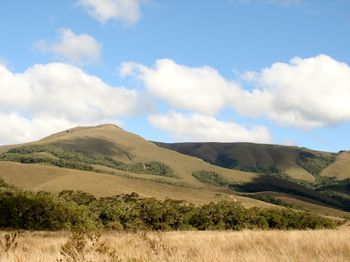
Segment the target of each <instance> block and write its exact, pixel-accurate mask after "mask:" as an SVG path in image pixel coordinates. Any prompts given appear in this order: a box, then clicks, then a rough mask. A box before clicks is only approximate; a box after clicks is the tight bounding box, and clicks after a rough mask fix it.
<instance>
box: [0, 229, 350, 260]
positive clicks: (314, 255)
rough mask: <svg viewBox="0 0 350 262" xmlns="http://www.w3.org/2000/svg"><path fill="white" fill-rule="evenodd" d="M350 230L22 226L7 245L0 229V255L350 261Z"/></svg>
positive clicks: (9, 257)
mask: <svg viewBox="0 0 350 262" xmlns="http://www.w3.org/2000/svg"><path fill="white" fill-rule="evenodd" d="M349 233H350V230H349V229H339V230H315V231H241V232H210V231H206V232H167V233H155V232H153V233H152V232H151V233H137V234H131V233H117V232H115V233H114V232H111V233H104V234H103V235H102V236H101V237H96V236H92V237H90V238H89V237H87V238H84V237H82V236H81V235H78V236H75V237H74V238H72V237H71V236H70V234H69V233H65V232H59V233H47V232H24V233H20V234H19V235H18V236H17V237H16V238H15V240H14V241H13V242H11V239H10V240H8V241H7V243H8V245H7V248H6V244H5V242H6V241H5V234H6V232H2V233H0V236H1V253H0V261H4V262H7V261H45V262H46V261H133V262H136V261H177V262H178V261H179V262H180V261H269V262H271V261H318V262H319V261H350V234H349ZM16 243H17V244H16ZM4 244H5V245H4ZM62 247H63V248H62ZM5 249H8V251H7V252H5Z"/></svg>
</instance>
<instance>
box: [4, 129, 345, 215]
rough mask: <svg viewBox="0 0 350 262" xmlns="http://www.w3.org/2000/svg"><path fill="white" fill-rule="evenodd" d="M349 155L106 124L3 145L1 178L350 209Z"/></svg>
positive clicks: (43, 186)
mask: <svg viewBox="0 0 350 262" xmlns="http://www.w3.org/2000/svg"><path fill="white" fill-rule="evenodd" d="M176 151H178V152H176ZM348 157H349V156H348V154H347V153H346V152H344V153H341V154H333V153H327V152H317V151H312V150H308V149H302V148H297V147H285V146H277V145H258V144H249V143H233V144H224V143H188V144H164V143H157V142H150V141H147V140H145V139H143V138H142V137H140V136H138V135H135V134H132V133H129V132H126V131H125V130H123V129H121V128H119V127H117V126H115V125H100V126H95V127H76V128H73V129H69V130H65V131H63V132H60V133H57V134H53V135H51V136H48V137H46V138H44V139H41V140H39V141H35V142H32V143H26V144H22V145H12V146H2V147H0V160H1V161H0V178H2V179H3V180H5V182H7V183H9V184H12V185H15V186H17V187H20V188H24V189H28V190H34V191H50V192H54V193H57V192H60V191H62V190H66V189H71V190H82V191H85V192H89V193H92V194H94V195H96V196H111V195H116V194H122V193H132V192H136V193H138V194H140V195H141V196H144V197H156V198H161V199H164V198H167V197H168V198H174V199H183V200H187V201H190V202H193V203H208V202H211V201H218V200H220V199H227V200H230V201H240V202H242V203H243V204H244V205H245V206H248V207H252V206H271V205H282V206H288V207H292V208H303V209H309V210H313V211H316V212H319V213H322V214H327V215H333V216H334V215H335V216H348V215H349V213H348V211H350V201H349V199H348V194H349V192H347V184H346V180H339V179H344V175H343V173H342V171H341V170H342V168H346V167H347V165H348V159H349V158H348ZM338 159H339V160H338ZM323 173H325V175H324V176H323ZM333 174H334V176H337V177H338V180H337V179H336V178H333ZM321 178H324V179H323V184H322V183H321V182H320V181H321V180H322V179H321ZM339 181H340V182H339ZM344 181H345V182H344ZM338 182H339V183H338Z"/></svg>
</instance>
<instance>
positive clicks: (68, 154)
mask: <svg viewBox="0 0 350 262" xmlns="http://www.w3.org/2000/svg"><path fill="white" fill-rule="evenodd" d="M0 160H5V161H13V162H19V163H24V164H34V163H44V164H49V165H54V166H58V167H65V168H72V169H78V170H85V171H94V172H99V173H106V174H112V173H113V172H111V171H109V170H107V169H103V167H107V168H109V169H115V170H120V171H128V172H132V173H137V174H148V175H155V176H165V177H175V175H174V173H173V171H172V169H171V168H170V167H169V166H168V165H166V164H164V163H161V162H157V161H149V162H146V163H130V164H127V163H123V162H119V161H116V160H114V159H112V158H109V157H105V156H103V155H100V154H91V153H87V152H80V151H75V150H71V149H67V148H63V147H59V146H55V145H50V144H44V145H28V146H20V147H16V148H12V149H10V150H8V151H7V152H5V153H2V154H0ZM96 166H99V167H96Z"/></svg>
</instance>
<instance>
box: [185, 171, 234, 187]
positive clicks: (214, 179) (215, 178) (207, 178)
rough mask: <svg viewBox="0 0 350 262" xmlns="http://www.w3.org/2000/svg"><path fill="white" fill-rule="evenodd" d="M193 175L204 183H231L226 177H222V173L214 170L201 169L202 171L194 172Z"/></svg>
mask: <svg viewBox="0 0 350 262" xmlns="http://www.w3.org/2000/svg"><path fill="white" fill-rule="evenodd" d="M192 176H193V177H195V178H196V179H198V180H199V181H201V182H203V183H206V184H210V185H214V186H228V185H229V182H228V181H227V180H226V179H225V178H224V177H222V176H221V175H219V174H217V173H215V172H213V171H206V170H200V171H196V172H194V173H193V174H192Z"/></svg>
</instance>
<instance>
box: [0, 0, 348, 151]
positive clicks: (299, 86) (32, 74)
mask: <svg viewBox="0 0 350 262" xmlns="http://www.w3.org/2000/svg"><path fill="white" fill-rule="evenodd" d="M349 28H350V0H332V1H330V0H178V1H174V0H53V1H46V0H31V1H23V0H4V1H2V3H1V7H0V33H1V40H0V123H1V125H0V144H13V143H22V142H28V141H33V140H36V139H40V138H42V137H45V136H47V135H49V134H52V133H55V132H58V131H61V130H65V129H68V128H72V127H75V126H86V125H98V124H103V123H114V124H116V125H118V126H120V127H122V128H123V129H125V130H127V131H130V132H134V133H136V134H138V135H140V136H142V137H144V138H145V139H149V140H156V141H163V142H185V141H203V142H205V141H218V142H242V141H245V142H256V143H272V144H284V145H295V146H303V147H308V148H312V149H317V150H325V151H333V152H337V151H340V150H349V149H350V139H348V134H349V133H350V30H349Z"/></svg>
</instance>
